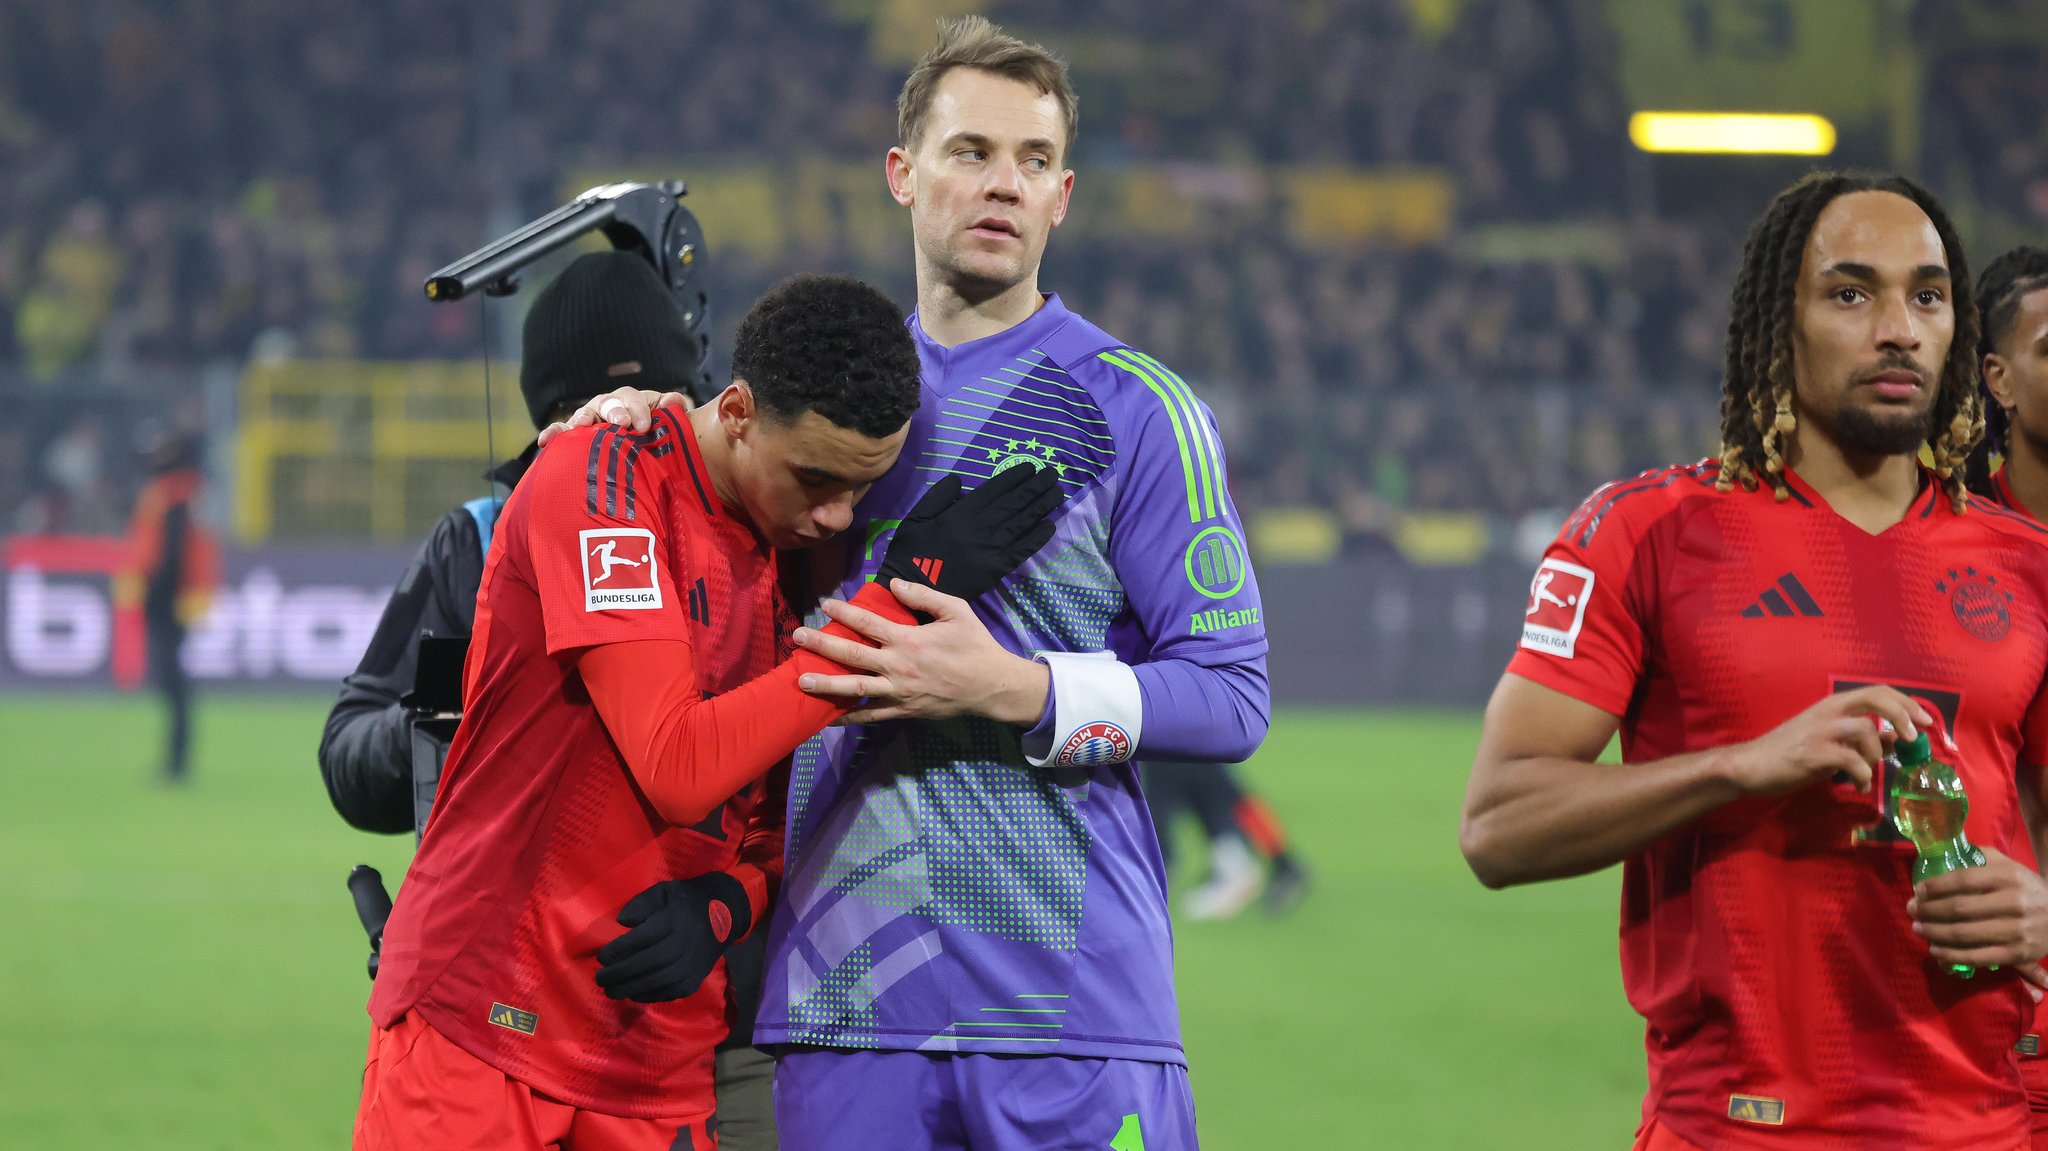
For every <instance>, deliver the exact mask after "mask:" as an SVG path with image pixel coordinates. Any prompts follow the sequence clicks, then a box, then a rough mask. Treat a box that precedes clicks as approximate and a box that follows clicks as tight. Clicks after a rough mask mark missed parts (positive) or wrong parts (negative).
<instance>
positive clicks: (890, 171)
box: [882, 148, 917, 208]
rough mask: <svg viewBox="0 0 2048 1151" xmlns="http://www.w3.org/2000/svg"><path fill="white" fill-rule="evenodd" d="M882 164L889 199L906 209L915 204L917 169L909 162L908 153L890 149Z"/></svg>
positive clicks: (902, 150)
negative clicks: (887, 180)
mask: <svg viewBox="0 0 2048 1151" xmlns="http://www.w3.org/2000/svg"><path fill="white" fill-rule="evenodd" d="M882 164H883V172H884V174H885V175H887V177H888V179H889V195H890V197H891V198H892V199H894V200H895V201H896V202H897V203H899V204H901V205H903V206H904V207H906V208H908V207H910V206H911V205H913V204H915V203H916V202H917V169H916V168H915V167H914V166H913V165H912V164H911V162H910V153H909V152H908V151H906V150H905V149H903V148H891V149H889V157H888V159H886V160H884V161H883V162H882Z"/></svg>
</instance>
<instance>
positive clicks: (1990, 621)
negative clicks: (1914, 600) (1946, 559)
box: [1934, 568, 2013, 643]
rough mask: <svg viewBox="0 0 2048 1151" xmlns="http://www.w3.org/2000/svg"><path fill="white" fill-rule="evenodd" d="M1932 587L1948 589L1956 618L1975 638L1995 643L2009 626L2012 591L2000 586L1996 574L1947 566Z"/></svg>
mask: <svg viewBox="0 0 2048 1151" xmlns="http://www.w3.org/2000/svg"><path fill="white" fill-rule="evenodd" d="M1934 590H1935V591H1945V592H1947V593H1948V606H1949V610H1950V611H1952V612H1954V613H1955V615H1956V622H1957V623H1959V624H1962V625H1963V630H1964V631H1967V632H1969V633H1970V634H1971V635H1974V636H1976V637H1977V638H1978V639H1981V640H1985V641H1987V642H1991V643H1996V642H1998V641H1999V640H2002V639H2004V638H2005V636H2006V633H2007V632H2009V631H2011V630H2012V609H2011V604H2012V601H2013V594H2012V593H2011V592H2009V591H2007V590H2005V589H2004V588H2003V587H2001V586H1999V583H1998V577H1997V576H1995V575H1991V574H1989V573H1985V572H1979V571H1978V570H1977V569H1976V568H1963V569H1961V570H1957V569H1955V568H1950V569H1949V571H1948V578H1947V579H1944V580H1940V581H1938V582H1937V583H1936V584H1935V585H1934Z"/></svg>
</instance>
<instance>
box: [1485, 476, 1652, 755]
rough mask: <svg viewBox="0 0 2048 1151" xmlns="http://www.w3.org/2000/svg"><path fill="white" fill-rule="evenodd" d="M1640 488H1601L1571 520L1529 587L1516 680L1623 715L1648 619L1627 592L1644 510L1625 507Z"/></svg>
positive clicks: (1640, 662)
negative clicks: (1646, 619) (1645, 623)
mask: <svg viewBox="0 0 2048 1151" xmlns="http://www.w3.org/2000/svg"><path fill="white" fill-rule="evenodd" d="M1641 482H1642V480H1641V479H1640V478H1639V479H1638V480H1635V481H1629V482H1627V483H1620V484H1609V485H1607V486H1606V487H1603V488H1601V489H1600V490H1599V491H1596V492H1594V493H1593V495H1592V496H1591V497H1590V498H1588V499H1587V500H1586V502H1585V503H1584V504H1581V505H1580V506H1579V510H1578V511H1577V512H1575V513H1573V514H1572V517H1571V518H1570V519H1568V520H1566V521H1565V525H1564V528H1563V530H1561V531H1559V532H1558V535H1557V538H1556V539H1555V540H1553V541H1552V542H1551V545H1550V547H1549V548H1548V549H1547V550H1546V551H1545V552H1544V553H1543V562H1542V563H1540V564H1538V565H1537V566H1536V574H1535V577H1534V578H1533V579H1532V580H1530V582H1529V599H1528V602H1527V603H1526V604H1525V605H1524V608H1523V612H1522V642H1521V644H1520V645H1519V646H1518V647H1517V648H1516V649H1515V655H1514V658H1513V659H1512V660H1510V661H1509V662H1508V671H1509V672H1510V673H1511V674H1514V675H1519V676H1521V677H1522V678H1524V679H1529V680H1534V681H1535V682H1537V683H1540V684H1542V685H1543V686H1545V687H1547V688H1551V689H1552V690H1554V691H1561V692H1563V693H1564V694H1566V695H1568V696H1571V697H1572V698H1573V699H1576V700H1580V701H1581V702H1584V703H1589V704H1592V705H1593V706H1594V707H1597V708H1599V709H1600V710H1601V711H1604V712H1607V713H1609V714H1610V715H1617V716H1618V715H1622V714H1623V713H1625V712H1626V711H1627V710H1628V704H1629V699H1630V698H1631V697H1632V696H1633V695H1634V694H1635V689H1636V683H1637V681H1638V680H1639V679H1640V678H1641V677H1642V674H1643V667H1644V646H1645V644H1644V637H1645V635H1646V629H1645V628H1644V619H1645V618H1646V616H1645V613H1644V612H1642V610H1641V607H1640V605H1638V604H1637V603H1636V602H1635V600H1634V596H1633V595H1632V594H1631V590H1630V587H1629V583H1630V580H1629V575H1630V568H1631V567H1632V565H1633V564H1634V563H1636V562H1637V556H1638V546H1637V545H1638V544H1639V543H1640V542H1641V535H1642V533H1641V531H1640V529H1639V526H1638V522H1637V521H1638V519H1639V516H1638V515H1637V514H1632V513H1639V512H1640V511H1641V510H1643V509H1641V508H1638V507H1624V506H1623V501H1625V500H1629V498H1630V497H1631V496H1632V495H1635V494H1637V493H1636V492H1634V491H1632V490H1631V484H1634V483H1641ZM1650 498H1651V499H1652V500H1653V501H1654V497H1650Z"/></svg>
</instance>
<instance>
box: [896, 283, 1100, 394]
mask: <svg viewBox="0 0 2048 1151" xmlns="http://www.w3.org/2000/svg"><path fill="white" fill-rule="evenodd" d="M1041 298H1042V299H1043V300H1044V301H1045V302H1044V304H1042V305H1040V307H1039V309H1038V310H1037V311H1035V312H1033V313H1031V314H1030V315H1029V316H1026V317H1025V318H1024V320H1023V321H1022V322H1021V323H1018V324H1016V325H1014V326H1012V327H1008V328H1005V329H1003V330H1002V331H1000V332H997V333H995V334H994V335H989V336H983V337H982V338H980V339H978V340H969V341H967V342H966V343H964V344H955V345H953V346H952V347H950V348H949V347H946V346H945V345H944V344H941V343H939V342H938V341H937V340H934V339H932V338H931V337H930V336H927V335H925V333H924V325H923V324H922V323H920V322H919V321H918V318H917V313H915V312H912V313H911V315H910V320H909V324H910V334H911V336H912V338H913V339H915V340H916V341H917V354H918V357H919V358H920V359H922V360H923V361H924V364H925V368H926V373H925V386H926V387H929V388H931V389H933V390H934V391H937V392H941V393H944V392H946V391H950V390H951V389H952V388H953V387H954V386H956V385H957V384H959V383H964V382H967V381H969V380H972V379H974V378H976V377H978V376H979V375H980V373H978V372H977V373H968V372H962V373H958V378H957V379H956V373H955V372H954V367H955V366H956V365H959V364H975V363H980V364H987V363H997V364H1004V363H1009V362H1011V361H1014V360H1018V359H1021V358H1023V357H1024V356H1026V355H1029V354H1030V353H1031V352H1032V351H1034V350H1035V349H1037V348H1038V347H1040V346H1041V344H1042V343H1043V342H1044V340H1045V338H1046V337H1048V336H1050V335H1052V334H1053V333H1054V332H1056V331H1058V330H1059V329H1060V327H1061V326H1062V325H1064V324H1065V323H1066V322H1067V319H1068V317H1069V315H1070V313H1069V312H1068V311H1067V306H1066V305H1065V304H1062V303H1061V302H1060V297H1059V294H1058V293H1057V292H1054V293H1049V294H1046V295H1044V296H1042V297H1041Z"/></svg>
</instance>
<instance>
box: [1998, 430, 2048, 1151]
mask: <svg viewBox="0 0 2048 1151" xmlns="http://www.w3.org/2000/svg"><path fill="white" fill-rule="evenodd" d="M1991 500H1992V502H1994V503H1996V504H1998V505H2000V506H2001V507H2005V508H2009V509H2011V510H2013V511H2016V512H2020V513H2022V514H2025V515H2028V516H2030V517H2031V515H2032V513H2031V512H2029V511H2028V509H2027V508H2026V507H2024V506H2023V505H2021V503H2020V501H2019V498H2018V497H2017V496H2015V495H2014V494H2013V490H2012V485H2011V484H2010V483H2008V482H2007V480H2006V475H2005V469H2003V468H2000V469H1999V470H1998V471H1996V472H1994V473H1992V476H1991ZM2017 846H2018V847H2021V848H2024V849H2025V850H2024V851H2014V852H2013V853H2012V855H2013V858H2014V859H2019V860H2024V861H2025V862H2027V863H2030V864H2033V865H2034V866H2035V867H2037V868H2038V867H2039V866H2040V861H2039V859H2038V858H2037V857H2036V853H2035V852H2034V850H2033V844H2032V843H2030V842H2025V841H2022V842H2021V843H2019V844H2018V845H2017ZM2044 1034H2048V1000H2044V1001H2043V1002H2041V1003H2038V1004H2036V1005H2035V1007H2034V1021H2033V1023H2031V1024H2030V1025H2028V1027H2027V1033H2026V1034H2025V1035H2022V1036H2020V1043H2019V1053H2020V1076H2021V1078H2023V1079H2025V1080H2026V1084H2027V1106H2028V1107H2029V1108H2031V1109H2032V1110H2033V1112H2034V1114H2035V1116H2036V1122H2037V1125H2038V1123H2039V1122H2040V1121H2041V1118H2042V1117H2048V1051H2043V1050H2042V1049H2041V1036H2042V1035H2044Z"/></svg>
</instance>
